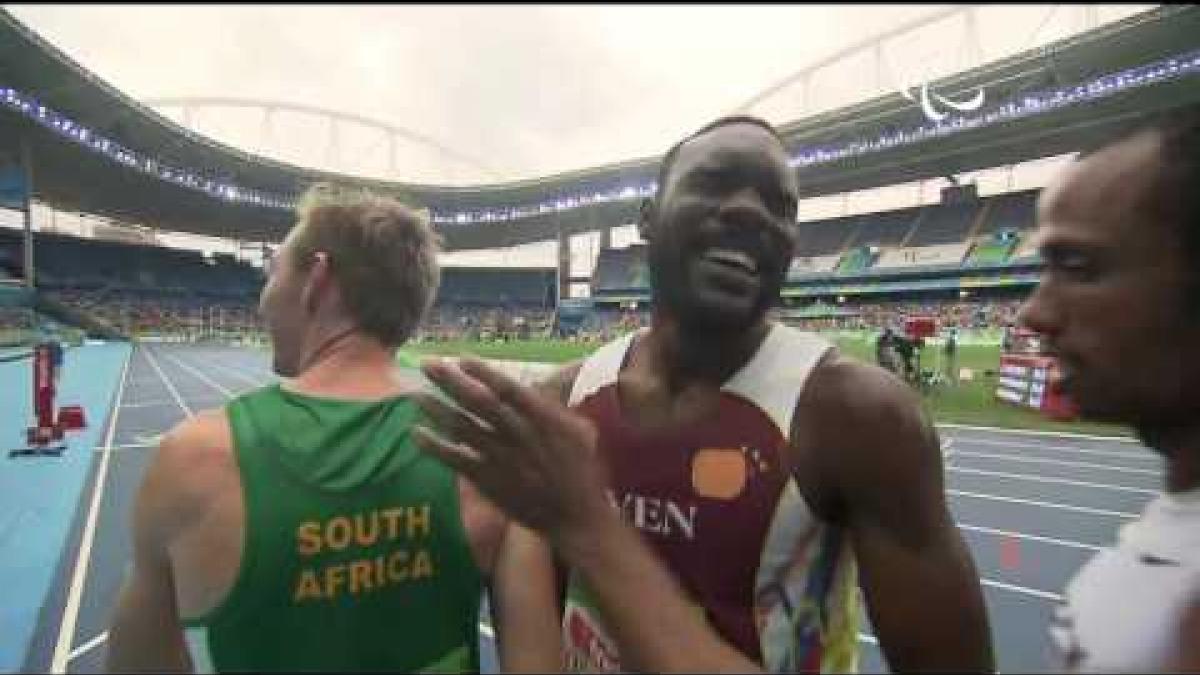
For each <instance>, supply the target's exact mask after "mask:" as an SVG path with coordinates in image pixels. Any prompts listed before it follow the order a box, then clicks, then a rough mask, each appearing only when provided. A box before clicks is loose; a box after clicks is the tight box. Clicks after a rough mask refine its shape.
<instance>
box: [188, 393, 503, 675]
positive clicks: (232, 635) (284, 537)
mask: <svg viewBox="0 0 1200 675" xmlns="http://www.w3.org/2000/svg"><path fill="white" fill-rule="evenodd" d="M226 411H227V414H228V415H229V421H230V425H231V426H232V429H233V446H234V452H235V453H236V455H237V461H238V466H239V469H240V473H241V480H242V486H243V487H242V489H243V495H244V497H245V504H246V523H245V539H244V546H243V553H242V559H241V566H240V569H239V571H238V575H237V580H236V581H235V582H234V584H233V586H232V588H231V590H230V591H229V593H228V595H227V597H226V598H225V599H224V600H223V601H222V602H221V603H220V604H219V605H218V606H217V607H216V608H215V609H214V610H213V611H211V612H209V613H208V614H207V615H205V616H201V617H197V618H194V619H191V620H188V621H185V623H184V625H185V628H186V635H187V642H188V649H189V652H190V653H191V655H192V661H193V664H194V666H195V668H196V670H197V672H213V671H274V670H289V671H318V670H319V671H393V672H395V671H404V672H408V671H422V672H463V671H478V670H479V635H478V631H479V626H478V622H479V618H478V617H479V600H480V595H481V592H482V590H483V579H482V576H481V574H480V572H479V569H478V568H477V567H476V565H475V562H474V560H473V558H472V555H471V550H470V546H469V544H468V541H467V536H466V532H465V530H464V529H463V525H462V518H461V516H460V512H459V500H458V489H457V483H456V479H455V476H454V474H453V473H452V472H451V471H450V470H449V469H448V468H447V467H445V466H444V465H443V464H441V463H440V462H438V461H437V460H435V459H432V458H430V457H428V456H426V455H425V454H423V453H421V451H420V450H419V449H418V448H417V447H416V446H415V445H414V444H413V443H412V441H411V439H410V431H411V429H412V426H413V424H414V423H415V422H416V421H417V418H418V415H419V410H418V408H417V407H416V405H415V404H414V403H413V402H412V401H411V400H410V399H409V398H407V397H404V396H399V397H395V398H389V399H385V400H381V401H376V402H357V401H344V400H334V399H326V398H318V397H313V396H307V395H303V394H298V393H295V392H292V391H288V390H285V389H282V388H281V387H280V386H279V385H278V384H276V385H272V386H268V387H265V388H263V389H259V390H257V391H254V392H251V393H248V394H244V395H242V396H239V397H238V398H236V399H234V400H233V401H231V402H230V403H229V404H228V406H227V407H226Z"/></svg>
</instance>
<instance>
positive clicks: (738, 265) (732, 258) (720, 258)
mask: <svg viewBox="0 0 1200 675" xmlns="http://www.w3.org/2000/svg"><path fill="white" fill-rule="evenodd" d="M702 258H703V260H705V261H707V262H710V263H713V264H715V265H719V266H721V267H723V268H726V269H729V270H732V271H736V272H741V273H742V274H746V275H751V276H757V275H758V261H756V260H755V259H754V258H753V257H751V256H750V255H749V254H747V253H744V252H742V251H738V250H735V249H731V248H710V249H708V250H707V251H705V252H704V255H703V256H702Z"/></svg>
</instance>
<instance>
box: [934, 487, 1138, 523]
mask: <svg viewBox="0 0 1200 675" xmlns="http://www.w3.org/2000/svg"><path fill="white" fill-rule="evenodd" d="M946 494H950V495H954V496H956V497H972V498H974V499H986V500H989V501H995V502H1009V503H1012V504H1025V505H1027V506H1040V507H1042V508H1045V509H1056V510H1059V511H1076V512H1079V513H1090V514H1093V515H1097V516H1113V517H1116V518H1137V514H1136V513H1125V512H1123V511H1108V510H1106V509H1093V508H1091V507H1089V506H1075V505H1073V504H1059V503H1056V502H1042V501H1038V500H1036V499H1019V498H1017V497H1001V496H999V495H989V494H983V493H980V492H968V491H966V490H946Z"/></svg>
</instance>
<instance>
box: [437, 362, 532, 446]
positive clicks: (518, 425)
mask: <svg viewBox="0 0 1200 675" xmlns="http://www.w3.org/2000/svg"><path fill="white" fill-rule="evenodd" d="M421 369H422V371H423V372H424V373H425V376H426V377H428V378H429V380H430V381H431V382H433V383H434V384H435V385H436V386H438V387H439V388H441V389H442V390H443V392H444V393H445V394H446V395H447V396H449V397H450V398H451V399H453V400H454V402H455V403H457V404H458V405H460V406H461V407H462V408H464V409H465V410H467V411H468V412H470V413H472V414H474V415H477V416H479V417H481V418H483V420H484V421H486V422H487V423H489V424H491V425H492V426H493V427H494V428H496V429H497V430H499V431H502V432H503V433H507V434H510V435H513V436H514V437H516V438H520V439H522V440H523V441H528V440H531V439H532V438H533V436H531V435H530V434H531V427H530V425H529V424H527V423H526V422H525V420H524V419H523V418H522V417H521V415H519V414H518V413H517V412H516V411H515V410H514V409H513V408H512V406H510V405H508V404H507V403H506V402H505V401H503V400H501V399H500V397H498V396H497V395H496V393H495V392H494V391H492V389H491V387H489V386H487V385H486V384H484V383H483V382H480V381H479V380H477V379H475V378H474V377H472V376H471V375H468V374H467V373H465V372H464V371H463V370H462V368H461V367H459V366H456V365H454V364H451V363H448V362H446V361H444V360H442V359H426V360H425V361H424V362H423V363H422V364H421ZM513 384H515V383H513ZM502 386H503V385H502ZM517 386H519V385H517Z"/></svg>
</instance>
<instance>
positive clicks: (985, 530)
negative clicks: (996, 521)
mask: <svg viewBox="0 0 1200 675" xmlns="http://www.w3.org/2000/svg"><path fill="white" fill-rule="evenodd" d="M958 529H960V530H966V531H968V532H979V533H981V534H991V535H996V536H998V537H1013V538H1015V539H1027V540H1029V541H1036V542H1041V543H1043V544H1054V545H1056V546H1065V547H1067V548H1080V549H1083V550H1085V551H1102V550H1104V547H1103V546H1093V545H1091V544H1084V543H1082V542H1078V541H1068V540H1066V539H1055V538H1053V537H1042V536H1039V535H1036V534H1026V533H1024V532H1010V531H1009V530H997V529H996V528H994V527H983V526H981V525H967V524H966V523H959V524H958Z"/></svg>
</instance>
